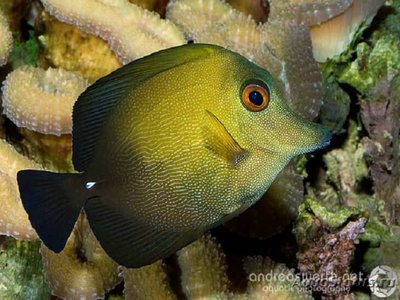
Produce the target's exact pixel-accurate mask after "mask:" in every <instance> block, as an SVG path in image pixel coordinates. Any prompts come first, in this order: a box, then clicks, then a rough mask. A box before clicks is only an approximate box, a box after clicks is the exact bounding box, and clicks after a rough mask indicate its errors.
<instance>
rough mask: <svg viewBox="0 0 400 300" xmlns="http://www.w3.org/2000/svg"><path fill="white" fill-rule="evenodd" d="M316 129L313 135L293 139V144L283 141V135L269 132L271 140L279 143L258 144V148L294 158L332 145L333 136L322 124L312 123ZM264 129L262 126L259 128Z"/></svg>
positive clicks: (313, 130) (313, 129)
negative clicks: (287, 154)
mask: <svg viewBox="0 0 400 300" xmlns="http://www.w3.org/2000/svg"><path fill="white" fill-rule="evenodd" d="M310 124H312V126H313V127H314V128H312V130H310V132H311V133H312V134H310V135H305V136H303V137H302V136H301V135H299V136H295V137H293V138H292V140H293V143H292V142H289V141H284V140H282V135H279V134H276V133H273V132H269V134H270V135H271V140H273V141H279V142H273V143H269V144H263V145H260V144H257V148H258V149H260V150H262V151H266V152H269V153H276V154H283V153H286V152H287V153H290V154H291V155H292V156H295V155H300V154H305V153H308V152H313V151H317V150H321V149H324V148H326V147H328V146H329V145H330V143H331V139H332V134H331V133H330V131H329V130H328V129H327V128H326V127H325V126H322V125H320V124H315V123H311V122H310ZM259 128H260V129H263V127H262V126H259Z"/></svg>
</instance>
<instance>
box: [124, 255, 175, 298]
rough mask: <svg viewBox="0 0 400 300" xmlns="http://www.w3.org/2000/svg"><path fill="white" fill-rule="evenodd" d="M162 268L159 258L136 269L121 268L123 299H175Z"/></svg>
mask: <svg viewBox="0 0 400 300" xmlns="http://www.w3.org/2000/svg"><path fill="white" fill-rule="evenodd" d="M164 268H165V266H164V264H163V262H162V261H161V260H159V261H157V262H155V263H154V264H151V265H149V266H144V267H141V268H138V269H127V268H123V271H122V275H123V277H124V296H125V299H142V300H153V299H164V300H175V299H177V298H176V296H175V294H174V292H173V291H172V289H171V287H170V286H169V283H168V278H167V274H166V273H165V270H164Z"/></svg>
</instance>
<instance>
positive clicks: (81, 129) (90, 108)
mask: <svg viewBox="0 0 400 300" xmlns="http://www.w3.org/2000/svg"><path fill="white" fill-rule="evenodd" d="M221 51H226V50H225V49H223V48H221V47H218V46H214V45H207V44H188V45H184V46H179V47H174V48H169V49H166V50H162V51H159V52H156V53H153V54H151V55H149V56H146V57H143V58H141V59H138V60H136V61H133V62H131V63H129V64H127V65H125V66H123V67H121V68H119V69H118V70H116V71H114V72H112V73H111V74H109V75H107V76H105V77H103V78H101V79H99V80H98V81H96V82H95V83H94V84H93V85H91V86H89V87H88V88H87V89H86V91H85V92H83V93H82V94H81V95H80V96H79V98H78V100H77V102H76V103H75V106H74V109H73V130H72V135H73V157H72V160H73V163H74V167H75V169H76V170H77V171H83V170H84V169H85V168H86V167H87V165H88V163H89V162H90V160H91V158H92V156H93V152H94V148H95V145H96V142H97V139H98V137H99V134H100V131H101V128H102V125H103V123H104V120H105V118H106V117H107V115H108V113H109V112H110V111H111V109H112V108H113V107H114V106H115V105H116V104H117V103H118V102H119V101H120V100H122V99H123V98H124V97H125V96H126V95H127V93H129V92H130V91H132V90H133V89H135V87H137V86H139V85H140V84H141V83H143V82H145V81H146V80H148V79H150V78H152V77H153V76H155V75H157V74H160V73H162V72H164V71H166V70H169V69H172V68H176V67H178V66H180V65H183V64H186V63H189V62H193V61H196V60H199V59H202V58H207V57H210V56H211V55H213V54H215V53H217V52H221ZM226 52H229V51H226Z"/></svg>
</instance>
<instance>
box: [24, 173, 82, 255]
mask: <svg viewBox="0 0 400 300" xmlns="http://www.w3.org/2000/svg"><path fill="white" fill-rule="evenodd" d="M79 175H80V174H58V173H51V172H45V171H37V170H23V171H20V172H18V175H17V179H18V186H19V193H20V195H21V199H22V204H23V205H24V208H25V210H26V212H27V213H28V215H29V220H30V221H31V224H32V227H33V228H34V229H35V230H36V232H37V233H38V235H39V237H40V238H41V240H42V241H43V242H44V244H45V245H46V246H47V247H48V248H49V249H51V250H53V251H54V252H60V251H61V250H62V249H63V248H64V246H65V244H66V242H67V239H68V237H69V236H70V234H71V231H72V229H73V228H74V224H75V222H76V220H77V219H78V216H79V213H80V211H81V209H82V207H83V205H84V202H85V198H84V197H82V199H78V198H81V197H76V193H75V192H74V190H76V189H78V190H80V189H81V187H79V185H76V184H75V188H74V179H75V177H77V176H79ZM78 182H79V181H78Z"/></svg>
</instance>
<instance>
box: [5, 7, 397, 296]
mask: <svg viewBox="0 0 400 300" xmlns="http://www.w3.org/2000/svg"><path fill="white" fill-rule="evenodd" d="M188 42H195V43H197V42H204V43H214V44H218V45H222V46H224V47H227V48H229V49H231V50H234V51H237V52H239V53H241V54H242V55H244V56H246V57H247V58H249V59H251V60H252V61H254V62H255V63H257V64H259V65H260V66H262V67H264V68H266V69H268V70H269V71H270V72H271V74H272V75H273V76H274V77H275V79H276V81H277V84H278V86H279V87H280V89H281V92H282V93H283V94H284V95H285V97H286V98H287V99H288V102H289V104H290V105H291V106H292V107H293V108H294V109H296V110H297V112H298V113H299V114H301V115H303V116H304V117H306V118H309V119H313V120H316V121H318V122H321V123H323V124H324V125H325V126H327V127H328V128H329V129H330V130H331V131H332V133H333V134H334V136H333V140H332V143H331V145H330V146H329V147H328V148H327V149H325V150H323V151H320V152H317V153H313V154H312V155H307V156H303V157H300V158H298V159H296V161H294V162H292V163H291V164H290V165H289V166H288V167H287V168H286V169H285V170H284V171H282V173H281V174H280V175H279V177H278V178H277V179H276V181H275V182H274V184H273V185H272V186H271V188H270V190H269V191H268V192H267V194H266V195H265V196H264V197H263V198H262V199H261V200H260V201H259V202H258V203H257V204H256V205H255V206H253V207H251V208H250V209H249V210H248V211H246V212H245V213H244V214H242V215H241V216H239V217H237V218H236V219H234V220H232V221H230V222H229V223H228V224H224V225H223V226H220V227H218V228H215V229H213V230H212V231H211V232H209V233H207V234H205V235H204V236H203V237H202V238H201V239H199V240H198V241H196V242H194V243H193V244H191V245H189V246H187V247H185V248H184V249H182V250H180V251H179V252H177V253H176V254H175V255H173V256H171V257H168V258H166V259H164V260H163V261H159V262H157V263H155V264H153V265H150V266H146V267H143V268H140V269H126V268H122V267H120V266H117V265H116V264H115V262H113V261H112V260H111V259H110V258H109V257H107V255H106V254H105V253H104V251H103V250H102V249H101V247H100V245H99V244H98V242H97V240H96V238H95V237H94V235H93V233H92V232H91V229H90V227H89V226H88V223H87V221H86V219H85V216H84V215H83V214H82V215H81V217H80V219H79V221H78V223H77V224H76V226H75V229H74V233H73V234H72V235H71V237H70V239H69V240H68V243H67V246H66V249H65V250H64V251H62V252H61V253H59V254H55V253H53V252H52V251H50V250H49V249H47V248H46V247H45V246H44V245H42V244H41V243H40V241H39V240H38V238H37V235H36V233H35V232H34V230H33V229H32V228H31V226H30V224H29V220H28V218H27V216H26V213H25V211H24V210H23V208H22V204H21V202H20V199H19V194H18V189H17V183H16V173H17V171H18V170H20V169H25V168H33V169H47V170H53V171H59V172H63V171H69V172H71V171H73V166H72V163H71V135H70V133H71V110H72V105H73V103H74V101H75V100H76V98H77V97H78V95H79V94H80V93H81V92H82V91H83V90H84V89H85V88H86V86H87V85H90V84H91V83H93V82H94V81H96V80H97V79H98V78H100V77H102V76H104V75H106V74H108V73H110V72H111V71H113V70H115V69H116V68H118V67H120V66H122V65H123V64H126V63H128V62H129V61H132V60H134V59H137V58H139V57H142V56H144V55H147V54H149V53H152V52H154V51H157V50H160V49H164V48H168V47H172V46H176V45H180V44H184V43H188ZM317 61H318V62H317ZM0 65H1V67H0V77H1V81H2V82H3V84H2V90H1V96H2V107H1V108H0V109H1V110H0V111H1V113H2V114H1V116H0V299H44V300H47V299H58V298H61V299H98V298H106V299H303V298H304V299H374V297H376V296H374V295H373V294H371V290H370V287H369V282H368V276H369V274H370V272H371V271H372V270H373V269H374V268H375V267H377V266H381V265H386V266H389V267H390V268H392V269H393V270H394V272H395V273H397V277H398V278H399V280H400V259H399V257H398V251H399V250H400V168H399V167H400V144H399V133H400V132H399V131H400V0H388V1H383V0H377V1H373V0H371V1H370V0H353V1H352V0H335V1H329V0H288V1H280V0H270V1H266V0H264V1H263V0H246V1H237V0H229V1H226V2H225V1H220V0H170V1H168V0H130V1H128V0H77V1H63V0H41V1H39V0H0ZM354 274H356V275H357V276H352V275H354ZM329 275H334V276H329ZM304 278H306V279H307V280H302V279H304ZM399 298H400V290H399V287H396V289H395V291H394V293H393V294H392V295H391V296H390V298H389V299H399Z"/></svg>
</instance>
